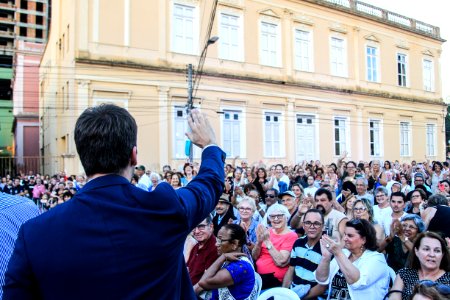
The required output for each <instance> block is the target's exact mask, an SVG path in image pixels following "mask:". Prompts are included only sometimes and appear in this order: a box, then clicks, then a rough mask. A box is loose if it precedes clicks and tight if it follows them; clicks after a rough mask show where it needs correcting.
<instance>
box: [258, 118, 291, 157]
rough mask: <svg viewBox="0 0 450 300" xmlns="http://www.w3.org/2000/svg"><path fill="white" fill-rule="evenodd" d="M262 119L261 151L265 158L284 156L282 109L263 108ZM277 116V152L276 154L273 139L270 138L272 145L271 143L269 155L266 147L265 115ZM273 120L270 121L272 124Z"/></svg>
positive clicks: (284, 142) (284, 140)
mask: <svg viewBox="0 0 450 300" xmlns="http://www.w3.org/2000/svg"><path fill="white" fill-rule="evenodd" d="M263 116H264V117H263V120H262V123H263V124H262V126H263V127H262V128H263V149H264V150H263V152H264V157H265V158H282V157H285V155H286V149H285V148H286V139H285V126H284V123H285V121H284V119H285V118H284V114H283V112H282V111H277V110H264V111H263ZM268 116H269V117H275V116H277V117H278V120H279V123H278V125H279V126H278V131H279V132H278V137H279V138H278V143H279V147H278V149H279V153H278V155H276V154H275V151H274V150H275V149H276V147H275V144H274V143H275V140H274V139H272V145H271V148H272V149H271V155H269V153H268V149H267V147H266V143H267V141H266V125H267V117H268ZM272 123H273V122H271V124H272Z"/></svg>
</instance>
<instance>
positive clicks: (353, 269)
mask: <svg viewBox="0 0 450 300" xmlns="http://www.w3.org/2000/svg"><path fill="white" fill-rule="evenodd" d="M345 225H346V227H345V235H344V237H343V239H342V242H343V245H341V244H340V243H336V242H335V241H334V240H333V239H331V238H330V237H329V236H327V235H323V236H322V239H321V240H320V246H321V251H322V260H321V261H320V263H319V266H318V267H317V270H316V271H315V278H316V280H317V282H318V283H319V284H323V285H324V284H326V285H328V286H329V293H330V295H329V297H328V299H332V300H334V299H339V300H344V299H354V300H381V299H383V297H384V296H385V295H386V293H387V290H388V287H389V272H388V266H387V264H386V259H385V258H384V255H383V254H381V253H378V252H377V251H376V249H377V242H376V236H375V229H374V228H373V226H372V225H371V224H370V223H369V221H367V220H364V219H361V220H360V219H354V220H351V221H348V222H347V223H346V224H345ZM333 256H334V258H333Z"/></svg>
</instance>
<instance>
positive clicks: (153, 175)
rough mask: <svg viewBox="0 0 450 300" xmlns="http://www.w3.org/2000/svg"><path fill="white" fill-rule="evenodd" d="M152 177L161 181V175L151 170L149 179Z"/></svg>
mask: <svg viewBox="0 0 450 300" xmlns="http://www.w3.org/2000/svg"><path fill="white" fill-rule="evenodd" d="M153 178H156V179H157V180H158V182H160V181H161V176H159V174H158V173H155V172H152V174H150V180H152V179H153Z"/></svg>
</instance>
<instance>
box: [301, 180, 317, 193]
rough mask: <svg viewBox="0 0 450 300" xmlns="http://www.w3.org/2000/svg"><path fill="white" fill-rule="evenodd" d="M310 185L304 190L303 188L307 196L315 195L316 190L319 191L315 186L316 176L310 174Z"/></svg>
mask: <svg viewBox="0 0 450 300" xmlns="http://www.w3.org/2000/svg"><path fill="white" fill-rule="evenodd" d="M307 182H308V187H306V188H305V189H304V190H303V192H304V195H305V196H307V197H314V195H315V194H316V192H317V190H318V188H316V187H315V186H314V176H312V175H309V176H308V181H307Z"/></svg>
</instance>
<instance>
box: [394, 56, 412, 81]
mask: <svg viewBox="0 0 450 300" xmlns="http://www.w3.org/2000/svg"><path fill="white" fill-rule="evenodd" d="M399 56H404V57H405V61H404V62H401V61H399ZM400 63H404V65H405V73H404V74H402V73H399V71H398V69H399V64H400ZM396 70H397V71H396V72H397V86H398V87H406V88H407V87H409V75H408V73H409V58H408V54H407V53H404V52H397V53H396ZM400 76H404V81H405V83H404V85H402V84H401V82H400Z"/></svg>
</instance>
